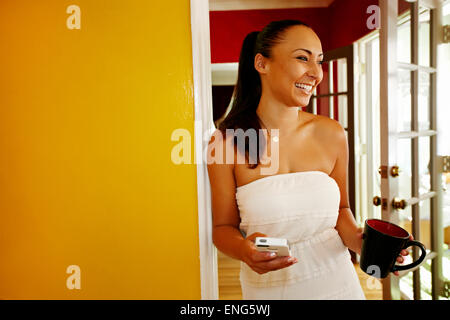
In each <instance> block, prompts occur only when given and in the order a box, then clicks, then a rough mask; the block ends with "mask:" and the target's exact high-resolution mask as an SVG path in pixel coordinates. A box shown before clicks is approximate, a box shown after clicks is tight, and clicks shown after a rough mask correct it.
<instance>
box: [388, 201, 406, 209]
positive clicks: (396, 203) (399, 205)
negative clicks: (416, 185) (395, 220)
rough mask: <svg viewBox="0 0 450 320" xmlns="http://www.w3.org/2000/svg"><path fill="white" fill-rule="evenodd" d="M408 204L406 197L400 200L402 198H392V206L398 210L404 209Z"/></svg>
mask: <svg viewBox="0 0 450 320" xmlns="http://www.w3.org/2000/svg"><path fill="white" fill-rule="evenodd" d="M407 205H408V203H407V202H406V200H404V199H401V200H400V199H397V198H394V200H392V206H393V207H394V209H396V210H404V209H405V208H406V206H407Z"/></svg>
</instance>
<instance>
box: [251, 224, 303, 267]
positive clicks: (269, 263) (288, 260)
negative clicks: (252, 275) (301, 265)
mask: <svg viewBox="0 0 450 320" xmlns="http://www.w3.org/2000/svg"><path fill="white" fill-rule="evenodd" d="M256 237H267V236H266V235H265V234H262V233H259V232H255V233H253V234H251V235H250V236H248V237H247V238H245V240H244V244H243V246H242V261H244V262H245V263H246V264H247V265H248V266H249V267H250V268H251V269H252V270H253V271H255V272H257V273H259V274H264V273H267V272H269V271H275V270H279V269H282V268H286V267H289V266H291V265H293V264H294V263H297V262H298V260H297V259H296V258H294V257H277V254H276V253H271V252H261V251H258V249H257V248H256V246H255V238H256Z"/></svg>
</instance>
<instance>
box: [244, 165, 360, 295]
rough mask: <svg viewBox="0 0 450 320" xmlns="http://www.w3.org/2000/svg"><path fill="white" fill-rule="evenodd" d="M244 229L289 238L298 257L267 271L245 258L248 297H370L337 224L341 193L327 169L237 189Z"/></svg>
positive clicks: (291, 174) (257, 181) (261, 180)
mask: <svg viewBox="0 0 450 320" xmlns="http://www.w3.org/2000/svg"><path fill="white" fill-rule="evenodd" d="M236 201H237V205H238V208H239V211H240V216H241V224H240V229H241V231H243V232H244V233H245V234H247V235H251V234H252V233H254V232H261V233H264V234H266V235H267V236H268V237H274V238H285V239H288V241H289V244H290V247H291V254H292V256H294V257H296V258H297V259H298V262H297V263H296V264H294V265H292V266H290V267H287V268H284V269H280V270H276V271H271V272H268V273H265V274H262V275H260V274H258V273H256V272H254V271H253V270H252V269H251V268H250V267H249V266H248V265H247V264H245V263H244V262H241V271H240V280H241V287H242V297H243V299H251V300H253V299H255V300H256V299H258V300H259V299H261V300H263V299H295V300H304V299H317V300H322V299H333V300H337V299H346V300H356V299H365V296H364V293H363V291H362V288H361V285H360V283H359V279H358V275H357V274H356V271H355V268H354V266H353V263H352V261H351V256H350V253H349V252H348V249H347V247H345V245H344V244H343V242H342V240H341V238H340V236H339V234H338V232H337V231H336V229H335V226H336V222H337V218H338V214H339V201H340V193H339V187H338V185H337V183H336V182H335V180H334V179H333V178H331V177H330V176H328V175H327V174H326V173H324V172H322V171H302V172H293V173H285V174H278V175H273V176H267V177H264V178H261V179H258V180H255V181H253V182H250V183H248V184H246V185H243V186H241V187H238V188H237V189H236Z"/></svg>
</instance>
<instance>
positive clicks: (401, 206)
mask: <svg viewBox="0 0 450 320" xmlns="http://www.w3.org/2000/svg"><path fill="white" fill-rule="evenodd" d="M379 4H380V9H381V29H380V38H379V39H380V40H379V48H380V87H379V90H380V114H379V116H380V124H379V133H380V165H379V167H378V168H376V167H374V168H373V174H374V175H375V176H376V177H375V178H374V180H379V181H380V191H381V193H380V194H379V195H375V197H374V199H373V205H375V206H379V207H380V208H381V218H382V219H383V220H387V221H391V222H393V223H396V224H399V225H401V226H402V227H404V228H405V229H407V230H408V231H409V232H410V233H411V234H413V236H414V238H415V239H416V240H419V241H421V242H422V243H424V244H425V246H426V247H427V257H426V258H425V261H424V262H423V263H422V264H421V265H420V266H418V267H416V268H415V269H413V270H412V271H405V272H403V274H401V276H400V277H396V276H393V275H391V276H389V277H388V278H386V279H385V280H383V298H384V299H427V298H428V299H431V298H433V299H438V298H439V296H440V295H441V293H442V285H443V279H442V270H441V269H442V260H441V259H442V249H441V246H442V243H443V241H442V233H441V232H438V229H439V227H441V226H442V224H441V222H440V221H441V220H442V217H441V215H442V212H440V210H441V206H440V203H439V200H440V199H439V194H440V188H441V175H440V168H439V166H438V162H437V159H438V158H437V139H438V136H437V128H436V125H437V115H436V87H437V86H436V79H437V78H436V73H437V72H436V70H437V55H436V52H437V45H438V41H439V39H438V34H439V32H438V31H439V30H440V29H439V28H442V27H441V15H442V13H441V6H442V2H441V1H419V0H418V1H415V2H411V1H408V2H407V1H404V0H380V2H379ZM377 175H378V176H377ZM375 190H376V189H375ZM375 190H373V191H375ZM375 210H376V209H375ZM368 212H369V213H370V214H374V213H375V212H376V211H371V210H368ZM440 224H441V225H440ZM418 255H419V252H418V250H416V249H414V250H413V251H412V253H411V257H412V259H414V260H415V259H417V258H418ZM405 263H408V261H407V262H405Z"/></svg>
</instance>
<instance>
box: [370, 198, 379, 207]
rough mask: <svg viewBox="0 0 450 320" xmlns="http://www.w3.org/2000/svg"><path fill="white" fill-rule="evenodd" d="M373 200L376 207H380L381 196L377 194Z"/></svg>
mask: <svg viewBox="0 0 450 320" xmlns="http://www.w3.org/2000/svg"><path fill="white" fill-rule="evenodd" d="M372 202H373V205H374V206H375V207H378V206H379V205H380V204H381V198H380V197H379V196H375V197H373V200H372Z"/></svg>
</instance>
